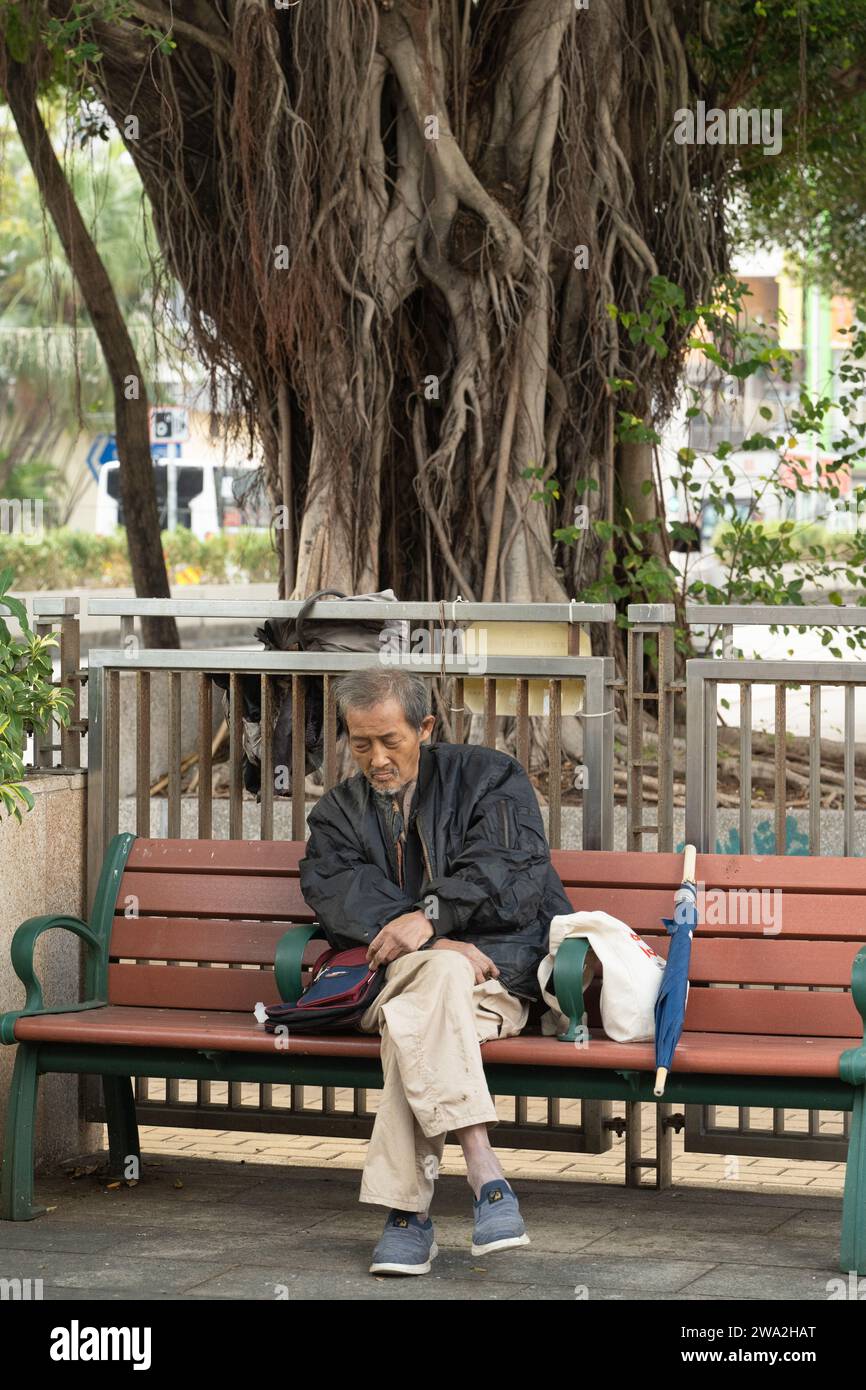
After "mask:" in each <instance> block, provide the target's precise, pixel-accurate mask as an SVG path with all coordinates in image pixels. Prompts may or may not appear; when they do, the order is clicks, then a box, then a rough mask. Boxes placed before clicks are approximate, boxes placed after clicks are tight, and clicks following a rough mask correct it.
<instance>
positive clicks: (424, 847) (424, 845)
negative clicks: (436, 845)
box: [415, 811, 434, 883]
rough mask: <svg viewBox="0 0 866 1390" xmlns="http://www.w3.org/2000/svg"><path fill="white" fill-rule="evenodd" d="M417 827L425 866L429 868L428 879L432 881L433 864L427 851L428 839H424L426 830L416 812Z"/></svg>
mask: <svg viewBox="0 0 866 1390" xmlns="http://www.w3.org/2000/svg"><path fill="white" fill-rule="evenodd" d="M415 828H416V830H417V831H418V839H419V840H420V841H421V853H422V855H423V856H424V868H425V869H426V870H427V881H428V883H429V882H432V880H433V877H434V874H433V865H432V864H431V862H430V855H429V854H428V852H427V841H426V840H425V839H424V831H423V830H422V829H421V817H420V816H419V814H418V812H417V811H416V812H415Z"/></svg>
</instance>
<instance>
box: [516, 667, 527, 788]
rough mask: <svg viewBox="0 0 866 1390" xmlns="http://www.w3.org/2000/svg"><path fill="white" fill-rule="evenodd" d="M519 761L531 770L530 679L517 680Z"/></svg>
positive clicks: (525, 768) (524, 767)
mask: <svg viewBox="0 0 866 1390" xmlns="http://www.w3.org/2000/svg"><path fill="white" fill-rule="evenodd" d="M517 761H518V762H519V763H520V766H521V767H522V768H523V770H524V771H525V772H528V771H529V681H528V680H518V682H517Z"/></svg>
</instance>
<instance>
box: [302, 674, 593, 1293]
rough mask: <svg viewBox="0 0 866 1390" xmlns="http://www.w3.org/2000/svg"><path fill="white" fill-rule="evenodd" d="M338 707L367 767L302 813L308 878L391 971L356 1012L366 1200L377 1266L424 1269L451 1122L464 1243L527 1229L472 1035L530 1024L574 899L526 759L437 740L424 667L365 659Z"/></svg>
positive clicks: (487, 1242)
mask: <svg viewBox="0 0 866 1390" xmlns="http://www.w3.org/2000/svg"><path fill="white" fill-rule="evenodd" d="M337 705H338V709H339V711H340V713H341V715H342V718H343V720H344V722H345V725H346V728H347V732H348V739H349V747H350V749H351V752H352V756H353V758H354V761H355V762H356V763H357V765H358V767H359V769H360V771H359V772H358V773H357V774H356V775H355V776H353V777H350V778H348V779H347V780H346V781H344V782H341V783H339V784H338V785H337V786H335V787H333V788H332V789H331V790H330V791H329V792H327V793H326V795H325V796H323V797H322V799H321V801H320V802H319V803H318V805H317V806H316V807H314V809H313V811H312V812H311V814H310V818H309V824H310V838H309V842H308V846H307V855H306V858H305V859H303V860H302V861H301V866H300V873H301V888H302V891H303V894H304V897H305V898H306V900H307V902H308V903H309V905H310V906H311V907H312V908H313V910H314V911H315V912H316V913H317V915H318V918H319V921H320V923H321V925H322V927H323V929H324V931H325V934H326V936H327V938H328V940H329V942H330V943H331V944H332V945H333V946H336V947H339V948H340V949H348V948H349V947H351V946H357V945H358V944H360V943H364V944H366V945H367V946H368V947H369V949H368V952H367V955H368V959H369V961H370V962H371V964H373V965H376V966H380V967H383V968H384V969H385V970H386V979H385V985H384V987H383V989H382V991H381V992H380V993H379V995H378V996H377V997H376V999H375V1000H374V1002H373V1003H372V1004H371V1005H370V1007H369V1009H368V1010H367V1011H366V1013H365V1014H364V1016H363V1018H362V1020H361V1025H360V1026H361V1028H362V1029H363V1030H364V1031H367V1032H376V1031H380V1032H381V1039H382V1042H381V1056H382V1067H383V1071H384V1078H385V1084H384V1090H383V1093H382V1097H381V1102H380V1105H379V1110H378V1113H377V1115H376V1120H375V1124H374V1126H373V1133H372V1136H371V1139H370V1145H369V1149H368V1153H367V1160H366V1164H365V1167H364V1173H363V1178H362V1183H361V1192H360V1201H362V1202H371V1203H375V1204H376V1205H378V1206H384V1207H387V1208H389V1211H388V1218H387V1221H386V1223H385V1229H384V1232H383V1234H382V1238H381V1240H380V1241H379V1243H378V1245H377V1246H376V1249H375V1251H374V1254H373V1261H372V1264H371V1265H370V1273H371V1274H426V1273H427V1271H428V1270H429V1269H430V1261H431V1260H432V1259H433V1257H434V1256H435V1255H436V1253H437V1247H436V1243H435V1239H434V1232H433V1223H432V1221H431V1220H430V1218H429V1215H428V1212H429V1207H430V1202H431V1199H432V1196H433V1181H434V1178H435V1177H436V1175H437V1173H438V1170H439V1164H440V1161H441V1158H442V1152H443V1149H444V1146H445V1136H446V1133H448V1132H449V1131H451V1132H453V1133H454V1135H455V1136H456V1137H457V1139H458V1141H459V1143H460V1145H461V1148H462V1149H463V1154H464V1157H465V1160H466V1169H467V1179H468V1182H469V1185H470V1187H471V1188H472V1190H473V1192H474V1194H475V1201H474V1203H473V1209H474V1230H473V1237H472V1253H473V1255H485V1254H490V1253H491V1252H492V1251H495V1250H505V1249H508V1248H510V1247H512V1246H516V1245H528V1244H529V1236H528V1235H527V1234H526V1228H525V1226H524V1224H523V1220H522V1218H521V1215H520V1209H519V1206H518V1202H517V1198H516V1196H515V1194H514V1192H513V1190H512V1188H511V1186H510V1184H509V1183H508V1182H507V1181H506V1180H505V1177H504V1175H503V1172H502V1168H501V1167H500V1165H499V1161H498V1159H497V1157H496V1154H495V1153H494V1151H493V1149H492V1148H491V1145H490V1140H489V1138H488V1134H487V1127H488V1125H491V1124H496V1123H497V1116H496V1109H495V1106H494V1104H493V1101H492V1099H491V1096H490V1092H489V1090H488V1089H487V1084H486V1081H485V1078H484V1068H483V1066H482V1060H481V1047H480V1045H481V1044H483V1043H485V1042H486V1041H488V1040H489V1039H491V1038H507V1037H513V1036H514V1035H515V1034H517V1033H519V1032H520V1031H521V1029H522V1028H523V1027H524V1026H525V1024H526V1021H527V1017H528V1014H529V1005H530V1002H531V1001H532V1000H534V999H537V998H538V997H539V990H538V982H537V979H536V971H537V968H538V963H539V961H540V960H541V958H542V957H543V956H544V955H545V954H546V952H547V946H548V930H549V926H550V920H551V918H552V917H554V916H555V915H556V914H557V913H561V912H570V911H571V907H570V904H569V901H568V898H567V897H566V896H565V892H564V890H563V887H562V884H561V882H560V880H559V878H558V877H557V874H556V872H555V870H554V869H553V866H552V865H551V862H550V852H549V849H548V846H547V841H546V839H545V835H544V826H543V823H542V820H541V814H540V812H539V809H538V802H537V800H536V797H535V792H534V791H533V788H532V785H531V783H530V781H529V778H528V777H527V776H526V773H525V772H524V771H523V769H522V767H521V766H520V764H519V763H518V762H516V761H515V759H514V758H512V757H509V756H508V755H507V754H506V753H500V752H498V751H496V750H494V749H489V748H481V747H477V746H473V745H464V744H449V743H434V744H431V742H430V735H431V733H432V730H433V724H434V719H433V716H432V714H431V713H430V712H429V708H430V707H429V699H428V693H427V686H426V683H425V681H424V680H422V679H421V677H419V676H415V675H411V674H409V673H408V672H406V671H403V670H400V669H398V668H388V667H377V668H375V669H372V670H367V671H360V672H357V673H354V674H352V675H350V676H346V677H344V678H343V680H341V681H340V683H339V685H338V688H337Z"/></svg>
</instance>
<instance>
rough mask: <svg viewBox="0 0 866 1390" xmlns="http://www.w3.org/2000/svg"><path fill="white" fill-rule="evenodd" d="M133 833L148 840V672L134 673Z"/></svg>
mask: <svg viewBox="0 0 866 1390" xmlns="http://www.w3.org/2000/svg"><path fill="white" fill-rule="evenodd" d="M135 695H136V700H135V833H136V834H137V835H143V836H144V837H145V839H149V838H150V672H149V671H136V673H135Z"/></svg>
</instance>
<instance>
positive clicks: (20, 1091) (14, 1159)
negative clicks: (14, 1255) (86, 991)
mask: <svg viewBox="0 0 866 1390" xmlns="http://www.w3.org/2000/svg"><path fill="white" fill-rule="evenodd" d="M38 1057H39V1050H38V1048H36V1047H33V1046H32V1045H29V1044H28V1043H19V1044H18V1053H17V1056H16V1058H15V1070H14V1071H13V1073H12V1086H11V1089H10V1091H9V1106H8V1109H7V1112H6V1142H5V1144H4V1149H3V1177H2V1180H0V1219H2V1220H3V1221H32V1220H33V1219H34V1218H35V1217H37V1216H42V1215H43V1213H44V1211H45V1207H38V1206H34V1205H33V1136H34V1128H35V1124H36V1096H37V1091H38V1086H39V1072H38V1069H37V1061H38Z"/></svg>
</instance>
